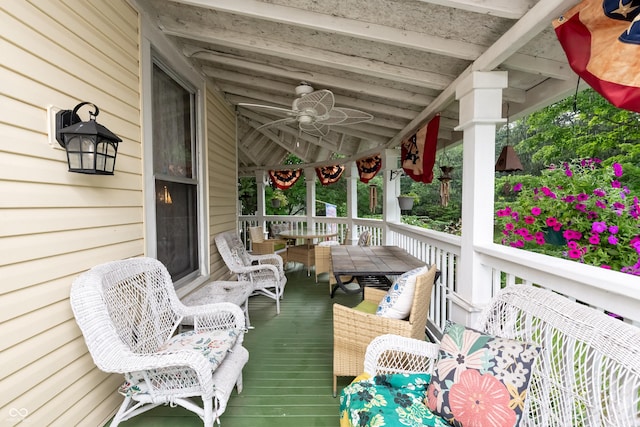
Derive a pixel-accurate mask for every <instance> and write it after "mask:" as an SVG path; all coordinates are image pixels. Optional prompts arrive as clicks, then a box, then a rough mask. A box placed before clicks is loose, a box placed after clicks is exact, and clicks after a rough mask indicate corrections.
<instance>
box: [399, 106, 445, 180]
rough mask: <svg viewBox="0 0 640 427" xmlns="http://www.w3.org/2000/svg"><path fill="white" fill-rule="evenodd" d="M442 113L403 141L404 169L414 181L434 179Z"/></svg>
mask: <svg viewBox="0 0 640 427" xmlns="http://www.w3.org/2000/svg"><path fill="white" fill-rule="evenodd" d="M439 128H440V114H436V116H435V117H434V118H433V119H431V120H430V121H429V123H427V125H426V126H424V127H423V128H421V129H420V130H418V132H416V133H415V134H414V135H413V136H411V137H410V138H408V139H406V140H404V141H402V146H401V155H402V169H403V170H404V171H405V173H406V174H407V175H409V176H410V177H411V179H413V180H414V181H417V182H424V183H430V182H431V181H433V165H434V164H435V162H436V147H437V144H438V129H439Z"/></svg>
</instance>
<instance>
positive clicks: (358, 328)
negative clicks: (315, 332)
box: [333, 304, 411, 349]
mask: <svg viewBox="0 0 640 427" xmlns="http://www.w3.org/2000/svg"><path fill="white" fill-rule="evenodd" d="M410 332H411V324H410V323H409V322H408V321H406V320H399V319H390V318H388V317H382V316H377V315H375V314H369V313H365V312H363V311H359V310H354V309H352V308H349V307H345V306H343V305H340V304H334V305H333V336H334V339H339V340H345V341H346V342H350V343H355V344H357V345H359V346H362V348H363V349H364V348H365V347H366V346H367V345H368V344H369V343H370V342H371V340H372V339H373V338H375V337H377V336H378V335H383V334H398V335H405V336H406V335H408V334H410Z"/></svg>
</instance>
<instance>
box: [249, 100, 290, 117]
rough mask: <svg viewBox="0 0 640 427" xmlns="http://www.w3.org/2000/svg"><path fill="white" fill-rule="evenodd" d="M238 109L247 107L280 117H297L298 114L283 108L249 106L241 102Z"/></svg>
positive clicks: (258, 105)
mask: <svg viewBox="0 0 640 427" xmlns="http://www.w3.org/2000/svg"><path fill="white" fill-rule="evenodd" d="M238 107H245V108H250V109H257V110H264V111H266V112H270V113H274V114H278V115H280V116H283V115H284V116H289V117H295V116H297V113H296V112H295V111H293V110H290V109H289V108H281V107H272V106H271V105H261V104H249V103H246V102H239V103H238Z"/></svg>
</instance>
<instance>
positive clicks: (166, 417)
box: [120, 264, 360, 427]
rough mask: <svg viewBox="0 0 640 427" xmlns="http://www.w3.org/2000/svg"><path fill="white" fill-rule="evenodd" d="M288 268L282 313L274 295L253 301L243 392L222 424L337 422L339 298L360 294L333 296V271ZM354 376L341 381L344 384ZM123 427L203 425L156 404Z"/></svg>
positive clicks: (318, 426) (273, 426)
mask: <svg viewBox="0 0 640 427" xmlns="http://www.w3.org/2000/svg"><path fill="white" fill-rule="evenodd" d="M297 266H298V267H297V268H296V269H290V270H289V271H288V272H287V276H288V283H287V286H286V288H285V294H284V299H283V300H282V303H281V309H280V315H276V311H275V304H274V303H273V300H270V299H267V298H266V297H262V296H257V297H252V298H251V299H250V300H249V314H250V317H251V324H252V325H253V326H254V329H251V330H250V331H249V332H248V333H247V334H246V335H245V341H244V344H245V347H246V348H247V349H248V350H249V362H248V363H247V365H246V366H245V369H244V390H243V392H242V393H241V394H239V395H238V394H236V393H235V391H234V393H233V394H232V396H231V399H230V400H229V403H228V405H227V410H226V411H225V413H224V414H223V415H222V417H221V418H220V423H221V426H222V427H289V426H291V427H293V426H296V427H299V426H305V427H325V426H327V427H329V426H331V427H335V426H337V425H338V424H339V421H338V404H339V399H338V398H334V397H333V396H332V390H331V387H332V386H331V376H332V369H333V358H332V357H333V321H332V305H333V303H334V302H338V303H341V304H345V305H349V306H354V305H356V304H357V303H358V302H359V299H360V295H344V294H342V293H341V292H340V291H339V292H338V293H337V294H336V296H335V298H334V299H331V298H330V297H329V287H328V276H327V274H326V273H325V274H322V275H320V281H319V283H317V284H316V283H315V276H314V275H313V274H312V275H311V277H308V276H307V271H306V268H302V266H301V265H300V264H298V265H297ZM348 382H349V378H344V377H340V378H338V385H339V388H342V387H344V386H345V385H346V384H348ZM120 425H121V426H123V427H149V426H180V427H182V426H184V427H190V426H202V422H201V421H200V419H199V418H198V417H197V416H196V415H194V414H192V413H190V412H188V411H186V410H184V409H182V408H167V407H161V408H155V409H153V410H151V411H149V412H148V413H146V414H142V415H139V416H137V417H135V418H133V419H131V420H129V421H127V422H124V423H122V424H120Z"/></svg>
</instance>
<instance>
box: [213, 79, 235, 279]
mask: <svg viewBox="0 0 640 427" xmlns="http://www.w3.org/2000/svg"><path fill="white" fill-rule="evenodd" d="M206 105H207V157H208V162H209V171H208V172H209V227H210V234H211V239H210V245H211V251H210V252H211V260H210V268H211V277H212V278H213V279H224V278H228V270H227V268H226V267H225V265H224V263H223V262H222V259H221V258H220V255H219V254H218V251H217V249H216V245H215V242H214V240H213V238H214V236H215V235H216V234H218V233H221V232H223V231H227V230H233V229H235V228H236V226H237V207H236V206H237V200H238V185H237V178H236V175H237V174H236V171H237V167H236V165H237V163H238V160H237V157H236V125H235V115H234V112H233V109H232V108H231V106H230V105H229V104H228V103H227V102H226V101H225V100H224V99H223V98H222V97H221V96H220V95H219V93H218V92H216V91H215V90H213V89H212V85H211V84H209V85H207V104H206Z"/></svg>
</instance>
